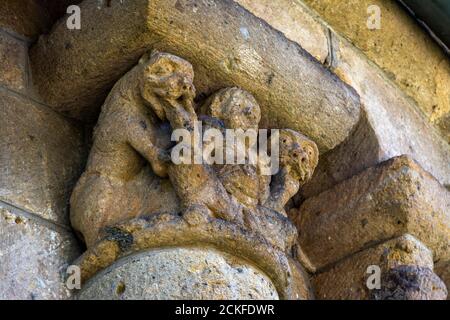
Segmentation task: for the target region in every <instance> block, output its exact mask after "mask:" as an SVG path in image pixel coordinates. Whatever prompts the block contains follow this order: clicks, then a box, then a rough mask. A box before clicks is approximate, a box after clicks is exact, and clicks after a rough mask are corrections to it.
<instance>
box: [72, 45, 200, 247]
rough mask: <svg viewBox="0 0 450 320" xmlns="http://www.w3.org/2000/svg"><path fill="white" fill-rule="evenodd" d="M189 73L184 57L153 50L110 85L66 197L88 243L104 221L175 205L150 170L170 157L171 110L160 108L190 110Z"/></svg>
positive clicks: (163, 172) (163, 168) (163, 171)
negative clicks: (79, 172) (86, 153)
mask: <svg viewBox="0 0 450 320" xmlns="http://www.w3.org/2000/svg"><path fill="white" fill-rule="evenodd" d="M193 77H194V72H193V68H192V66H191V65H190V64H189V63H188V62H187V61H185V60H183V59H181V58H179V57H176V56H173V55H170V54H166V53H159V52H155V53H153V54H152V55H151V56H148V55H145V56H144V57H143V58H142V59H141V60H140V62H139V64H138V65H137V66H136V67H134V68H133V69H132V70H131V71H129V72H128V73H127V74H126V75H125V76H123V77H122V79H120V80H119V81H118V82H117V83H116V85H115V86H114V87H113V89H112V91H111V93H110V94H109V96H108V98H107V99H106V101H105V103H104V105H103V107H102V112H101V114H100V117H99V120H98V123H97V126H96V128H95V130H94V139H93V146H92V149H91V152H90V155H89V159H88V162H87V165H86V171H85V172H84V173H83V175H82V177H81V178H80V180H79V181H78V183H77V185H76V187H75V189H74V191H73V194H72V197H71V222H72V226H73V227H74V228H75V230H76V231H78V233H79V235H80V236H81V237H82V238H84V240H85V241H86V243H87V245H88V246H90V245H91V244H92V243H93V242H95V240H96V239H97V234H98V231H99V229H101V228H102V227H104V226H107V225H111V224H114V223H115V222H118V221H121V220H123V219H126V218H132V217H135V216H139V215H141V214H143V213H148V212H161V211H166V212H170V211H173V210H177V209H178V208H177V205H178V200H177V199H176V196H175V194H174V193H173V191H172V190H171V188H170V186H169V184H170V183H169V182H168V181H162V180H160V179H157V178H155V176H154V174H156V175H158V176H160V177H165V176H167V165H168V163H169V161H170V157H169V154H168V152H167V150H168V148H169V147H170V146H171V141H170V134H171V130H170V126H169V125H168V124H167V122H164V120H166V117H167V116H168V117H171V116H172V114H166V113H165V112H164V110H178V109H181V108H182V109H183V112H185V111H184V110H190V111H191V113H193V109H192V108H193V106H192V105H191V104H190V103H191V101H192V99H193V97H194V95H195V90H194V86H193V84H192V82H193ZM168 105H171V108H168V107H167V106H168ZM177 108H178V109H177ZM147 163H148V164H149V165H150V166H151V169H152V170H150V169H149V168H148V165H147ZM152 172H153V173H154V174H153V173H152Z"/></svg>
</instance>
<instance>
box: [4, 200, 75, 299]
mask: <svg viewBox="0 0 450 320" xmlns="http://www.w3.org/2000/svg"><path fill="white" fill-rule="evenodd" d="M49 226H51V224H50V223H49V224H41V223H39V222H36V221H35V220H34V219H30V218H27V217H25V216H23V215H19V214H17V211H16V210H13V209H11V208H10V207H8V206H5V205H4V204H2V203H1V202H0V230H1V232H0V261H1V263H0V274H1V281H0V299H6V300H10V299H26V300H28V299H30V300H35V299H45V300H47V299H67V298H69V297H70V296H71V294H70V292H69V290H67V288H66V286H65V283H64V279H65V276H66V270H67V267H68V265H69V264H70V263H71V262H72V261H73V260H75V259H76V258H77V257H78V256H79V254H80V249H79V247H78V244H77V242H76V241H75V239H74V237H73V235H72V234H71V233H70V231H69V230H62V229H59V228H58V229H51V228H50V227H49Z"/></svg>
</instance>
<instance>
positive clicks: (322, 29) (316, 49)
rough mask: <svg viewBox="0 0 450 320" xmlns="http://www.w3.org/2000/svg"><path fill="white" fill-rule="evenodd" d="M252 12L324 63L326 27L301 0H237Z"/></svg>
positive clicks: (326, 42) (325, 56)
mask: <svg viewBox="0 0 450 320" xmlns="http://www.w3.org/2000/svg"><path fill="white" fill-rule="evenodd" d="M235 2H237V3H239V4H240V5H241V6H242V7H244V8H245V9H247V10H248V11H250V12H251V13H252V14H254V15H255V16H257V17H258V18H261V19H262V20H264V21H266V22H267V23H268V24H270V25H271V26H272V27H274V28H275V29H277V30H280V31H281V32H283V34H284V35H285V36H286V38H288V39H289V40H292V41H294V42H297V43H298V44H299V45H300V46H301V47H302V48H303V49H305V50H306V51H308V52H309V53H310V54H311V55H312V56H313V57H314V58H316V59H317V60H319V61H320V62H322V63H324V62H325V61H326V59H327V57H328V40H327V32H328V30H327V27H326V26H325V25H324V24H322V23H320V22H318V21H317V20H316V18H315V17H314V14H313V12H312V10H310V9H309V8H308V7H307V6H306V5H305V4H303V2H301V1H292V0H278V1H271V0H259V1H253V0H235Z"/></svg>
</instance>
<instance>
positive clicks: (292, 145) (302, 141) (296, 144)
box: [279, 129, 319, 183]
mask: <svg viewBox="0 0 450 320" xmlns="http://www.w3.org/2000/svg"><path fill="white" fill-rule="evenodd" d="M279 152H280V166H281V167H284V168H286V169H287V170H288V172H289V174H290V175H291V176H292V177H293V178H295V179H298V180H299V181H301V182H303V183H305V182H307V181H308V180H309V179H311V177H312V175H313V173H314V169H315V168H316V166H317V163H318V161H319V150H318V149H317V145H316V144H315V143H314V141H312V140H310V139H308V138H307V137H305V136H304V135H302V134H300V133H298V132H296V131H294V130H290V129H283V130H280V148H279Z"/></svg>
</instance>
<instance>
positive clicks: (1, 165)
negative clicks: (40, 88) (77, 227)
mask: <svg viewBox="0 0 450 320" xmlns="http://www.w3.org/2000/svg"><path fill="white" fill-rule="evenodd" d="M0 137H1V139H2V143H1V145H0V200H4V201H5V202H8V203H11V204H14V205H15V206H17V207H21V208H23V209H26V210H29V211H31V212H33V213H36V214H38V215H40V216H41V217H42V218H44V219H48V220H52V221H54V222H57V223H63V224H68V218H69V216H68V213H67V207H68V199H69V196H70V192H71V190H72V188H73V185H74V183H75V179H77V178H78V176H79V175H80V173H81V172H80V171H81V169H82V166H83V164H84V158H85V150H84V140H83V133H82V129H81V128H80V127H79V126H77V125H75V124H74V123H72V121H70V120H67V119H65V118H63V117H61V116H60V115H58V114H56V113H55V112H54V111H53V110H51V109H49V108H48V107H45V106H43V105H40V104H37V103H35V102H33V101H31V100H29V99H26V98H24V97H22V96H20V95H17V94H14V93H12V92H10V91H8V90H6V89H1V88H0Z"/></svg>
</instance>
